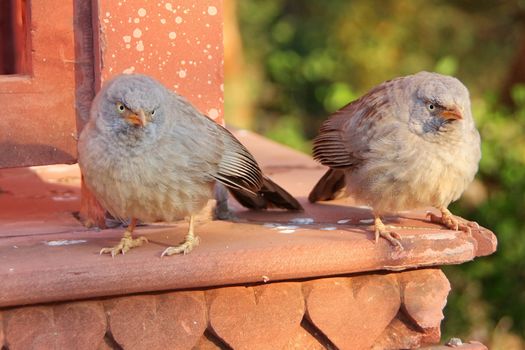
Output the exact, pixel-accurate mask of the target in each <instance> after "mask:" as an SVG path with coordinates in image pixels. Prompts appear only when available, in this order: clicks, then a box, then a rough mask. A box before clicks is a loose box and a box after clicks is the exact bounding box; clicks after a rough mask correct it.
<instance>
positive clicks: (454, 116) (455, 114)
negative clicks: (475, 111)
mask: <svg viewBox="0 0 525 350" xmlns="http://www.w3.org/2000/svg"><path fill="white" fill-rule="evenodd" d="M441 117H442V118H443V119H445V120H459V119H463V114H462V113H461V111H460V110H459V108H458V107H457V106H454V107H452V108H447V109H445V110H444V111H443V112H441Z"/></svg>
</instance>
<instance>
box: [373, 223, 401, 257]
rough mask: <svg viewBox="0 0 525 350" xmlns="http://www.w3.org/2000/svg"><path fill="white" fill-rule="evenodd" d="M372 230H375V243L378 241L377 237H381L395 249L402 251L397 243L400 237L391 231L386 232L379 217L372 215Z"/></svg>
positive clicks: (399, 243)
mask: <svg viewBox="0 0 525 350" xmlns="http://www.w3.org/2000/svg"><path fill="white" fill-rule="evenodd" d="M374 228H375V242H376V243H377V242H378V241H379V236H381V237H383V238H384V239H386V240H387V241H389V242H390V244H392V245H393V246H394V247H396V248H397V249H403V245H402V244H401V242H400V241H399V240H400V239H401V237H400V236H399V234H398V233H396V232H393V231H388V230H387V229H386V227H385V224H383V222H382V221H381V218H380V217H379V215H377V214H374Z"/></svg>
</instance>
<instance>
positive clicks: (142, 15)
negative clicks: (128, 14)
mask: <svg viewBox="0 0 525 350" xmlns="http://www.w3.org/2000/svg"><path fill="white" fill-rule="evenodd" d="M137 13H138V14H139V16H140V17H144V16H146V13H147V12H146V9H144V8H142V7H141V8H139V10H138V11H137Z"/></svg>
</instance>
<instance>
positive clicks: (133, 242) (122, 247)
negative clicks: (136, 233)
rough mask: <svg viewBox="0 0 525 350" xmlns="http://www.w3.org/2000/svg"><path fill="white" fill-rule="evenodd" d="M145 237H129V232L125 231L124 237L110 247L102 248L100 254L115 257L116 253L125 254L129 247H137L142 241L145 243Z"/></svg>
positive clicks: (146, 240)
mask: <svg viewBox="0 0 525 350" xmlns="http://www.w3.org/2000/svg"><path fill="white" fill-rule="evenodd" d="M147 242H148V239H147V238H146V237H138V238H135V239H133V238H131V234H130V233H129V232H128V231H126V233H125V234H124V237H122V239H121V240H120V242H119V244H117V245H116V246H114V247H111V248H102V249H101V250H100V254H111V257H113V258H114V257H115V255H118V254H122V255H124V254H126V253H127V252H128V251H129V250H130V249H131V248H135V247H139V246H141V245H142V244H143V243H147Z"/></svg>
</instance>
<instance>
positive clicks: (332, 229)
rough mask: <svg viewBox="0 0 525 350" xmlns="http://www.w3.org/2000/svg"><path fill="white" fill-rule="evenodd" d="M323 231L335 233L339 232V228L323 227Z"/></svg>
mask: <svg viewBox="0 0 525 350" xmlns="http://www.w3.org/2000/svg"><path fill="white" fill-rule="evenodd" d="M321 230H322V231H335V230H337V227H333V226H327V227H321Z"/></svg>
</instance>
